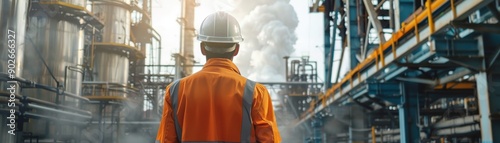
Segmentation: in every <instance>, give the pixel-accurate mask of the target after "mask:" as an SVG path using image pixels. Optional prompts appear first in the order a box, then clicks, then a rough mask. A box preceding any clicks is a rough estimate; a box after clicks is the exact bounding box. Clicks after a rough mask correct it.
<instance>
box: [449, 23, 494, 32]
mask: <svg viewBox="0 0 500 143" xmlns="http://www.w3.org/2000/svg"><path fill="white" fill-rule="evenodd" d="M452 25H453V26H455V27H457V28H466V29H473V30H474V31H477V32H483V33H484V32H488V33H500V24H498V23H495V24H490V23H466V22H461V21H454V22H452Z"/></svg>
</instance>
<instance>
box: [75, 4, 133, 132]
mask: <svg viewBox="0 0 500 143" xmlns="http://www.w3.org/2000/svg"><path fill="white" fill-rule="evenodd" d="M92 5H93V7H92V12H93V13H94V15H95V16H97V17H98V18H99V19H100V20H101V21H102V22H103V24H104V27H103V29H102V30H101V31H102V33H101V34H102V36H98V38H97V40H96V41H95V43H96V46H95V51H94V55H93V56H94V62H93V81H91V82H93V83H92V84H86V85H85V87H84V88H85V90H86V93H85V94H88V93H87V90H90V91H91V92H90V93H92V94H90V95H91V96H119V97H127V95H129V93H127V89H126V88H125V87H126V86H127V85H128V81H129V79H128V78H129V64H130V60H129V56H130V53H128V52H125V51H126V50H125V49H127V48H130V47H133V48H135V47H134V45H133V43H132V42H131V35H130V32H131V31H130V25H131V18H130V16H131V13H130V9H129V5H130V0H102V1H93V4H92ZM94 87H96V88H94ZM116 99H119V98H116ZM88 109H89V110H90V111H91V112H92V113H93V120H94V121H101V123H102V125H99V124H93V125H92V126H91V127H88V128H87V130H84V132H85V133H92V132H93V130H98V131H99V132H98V135H97V136H96V138H97V139H96V140H97V141H98V142H122V141H119V140H120V137H119V135H121V133H120V131H119V130H120V127H119V126H116V125H117V124H116V121H117V120H116V119H119V120H122V119H123V116H120V112H121V109H122V108H118V107H117V106H111V105H110V106H106V107H105V108H104V109H103V110H102V111H99V110H100V108H99V105H97V104H94V105H93V106H90V107H88ZM100 114H101V115H100ZM104 122H105V123H104ZM110 122H115V123H110ZM104 127H105V128H104ZM87 140H92V139H91V138H88V139H87Z"/></svg>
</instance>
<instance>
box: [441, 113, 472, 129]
mask: <svg viewBox="0 0 500 143" xmlns="http://www.w3.org/2000/svg"><path fill="white" fill-rule="evenodd" d="M479 119H480V117H479V115H473V116H466V117H461V118H456V119H451V120H446V121H441V122H437V123H435V124H434V125H433V127H434V128H436V129H442V128H449V127H457V126H463V125H470V124H475V123H478V122H479Z"/></svg>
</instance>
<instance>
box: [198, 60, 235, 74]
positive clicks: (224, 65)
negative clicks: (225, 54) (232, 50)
mask: <svg viewBox="0 0 500 143" xmlns="http://www.w3.org/2000/svg"><path fill="white" fill-rule="evenodd" d="M217 69H226V70H230V71H233V72H236V73H238V74H240V70H239V69H238V67H236V65H235V64H234V63H233V61H231V60H229V59H224V58H211V59H208V61H207V62H206V63H205V65H204V66H203V70H210V71H212V70H217ZM240 75H241V74H240Z"/></svg>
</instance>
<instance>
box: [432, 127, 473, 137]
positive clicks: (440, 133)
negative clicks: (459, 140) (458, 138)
mask: <svg viewBox="0 0 500 143" xmlns="http://www.w3.org/2000/svg"><path fill="white" fill-rule="evenodd" d="M480 130H481V128H480V127H479V124H473V125H467V126H461V127H453V128H446V129H439V130H437V131H436V135H438V136H446V135H457V134H468V133H472V132H476V131H477V132H479V131H480Z"/></svg>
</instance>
